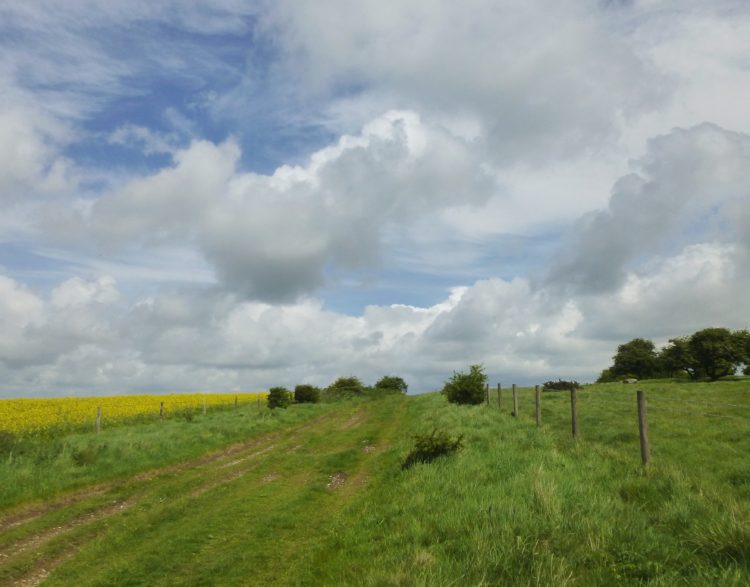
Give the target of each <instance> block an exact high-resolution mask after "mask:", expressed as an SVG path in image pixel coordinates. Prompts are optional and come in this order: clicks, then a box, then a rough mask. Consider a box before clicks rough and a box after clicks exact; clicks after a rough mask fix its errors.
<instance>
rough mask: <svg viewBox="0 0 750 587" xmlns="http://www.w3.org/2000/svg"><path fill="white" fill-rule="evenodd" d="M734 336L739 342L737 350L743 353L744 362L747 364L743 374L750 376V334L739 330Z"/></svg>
mask: <svg viewBox="0 0 750 587" xmlns="http://www.w3.org/2000/svg"><path fill="white" fill-rule="evenodd" d="M733 336H734V337H735V340H736V342H737V348H738V349H739V350H740V352H741V353H742V362H743V363H744V364H745V368H744V369H743V371H742V372H743V373H744V374H745V375H750V332H748V331H747V330H737V331H735V332H734V334H733Z"/></svg>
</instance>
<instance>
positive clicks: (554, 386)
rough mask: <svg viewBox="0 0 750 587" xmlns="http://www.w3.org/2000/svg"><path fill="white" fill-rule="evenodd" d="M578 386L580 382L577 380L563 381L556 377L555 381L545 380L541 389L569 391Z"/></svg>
mask: <svg viewBox="0 0 750 587" xmlns="http://www.w3.org/2000/svg"><path fill="white" fill-rule="evenodd" d="M580 387H581V384H580V383H578V382H577V381H563V380H562V379H558V380H557V381H547V382H546V383H545V384H544V385H543V386H542V391H570V390H573V389H578V388H580Z"/></svg>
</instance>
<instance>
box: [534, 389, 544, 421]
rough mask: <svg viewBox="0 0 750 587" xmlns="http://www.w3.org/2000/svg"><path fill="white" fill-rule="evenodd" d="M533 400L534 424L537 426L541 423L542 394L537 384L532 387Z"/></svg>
mask: <svg viewBox="0 0 750 587" xmlns="http://www.w3.org/2000/svg"><path fill="white" fill-rule="evenodd" d="M534 400H535V403H536V425H537V427H539V426H541V425H542V396H541V393H540V391H539V386H538V385H537V386H536V387H535V388H534Z"/></svg>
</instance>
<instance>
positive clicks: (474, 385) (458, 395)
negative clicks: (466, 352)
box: [443, 365, 487, 404]
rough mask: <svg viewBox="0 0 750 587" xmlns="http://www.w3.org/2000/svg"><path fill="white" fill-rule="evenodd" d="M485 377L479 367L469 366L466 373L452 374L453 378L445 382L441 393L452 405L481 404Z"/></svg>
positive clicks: (485, 382)
mask: <svg viewBox="0 0 750 587" xmlns="http://www.w3.org/2000/svg"><path fill="white" fill-rule="evenodd" d="M486 385H487V375H485V373H484V370H483V368H482V366H481V365H471V366H470V367H469V372H468V373H462V372H460V371H459V372H457V371H454V372H453V377H451V378H450V379H449V380H448V381H446V382H445V385H444V387H443V393H444V394H445V396H446V397H447V398H448V401H449V402H451V403H454V404H481V403H482V402H483V401H484V391H485V386H486Z"/></svg>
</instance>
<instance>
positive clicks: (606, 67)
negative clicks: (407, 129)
mask: <svg viewBox="0 0 750 587" xmlns="http://www.w3.org/2000/svg"><path fill="white" fill-rule="evenodd" d="M273 11H274V13H273V16H272V18H271V21H272V25H271V26H275V27H276V29H275V30H276V31H278V34H279V35H280V38H281V39H282V42H283V46H284V47H285V48H286V49H287V51H288V53H289V55H290V65H289V67H291V68H292V70H293V71H294V73H295V74H296V75H299V76H302V77H303V79H305V80H307V82H308V83H309V84H310V85H312V86H313V87H315V86H316V85H317V86H318V87H333V88H335V87H337V86H344V87H347V86H353V87H355V88H358V87H364V88H365V89H366V91H363V92H362V94H363V96H362V97H363V100H365V102H369V101H370V100H371V96H372V95H373V94H374V95H376V96H380V103H381V104H382V103H389V102H390V104H392V105H395V106H397V107H409V108H415V109H418V110H420V111H422V112H425V113H427V112H431V113H434V114H436V115H441V116H448V117H456V116H458V117H461V118H463V119H465V120H470V119H471V118H474V119H476V120H478V121H479V125H480V128H481V131H480V132H481V134H482V135H483V137H484V139H485V140H486V142H487V145H488V152H489V153H491V155H492V156H493V158H494V159H495V160H496V161H499V162H503V163H505V162H508V161H517V160H519V159H521V160H524V161H526V162H531V161H549V160H552V159H558V158H566V157H570V156H577V155H578V154H579V153H580V152H581V151H584V152H596V151H598V150H599V146H600V145H602V144H603V142H602V141H604V140H605V139H609V138H612V136H613V134H614V133H616V132H617V130H618V125H619V120H620V117H622V116H631V115H635V114H639V113H641V112H642V111H644V110H645V111H648V110H650V109H652V108H654V107H656V106H657V105H659V104H660V103H661V99H662V92H663V89H664V86H665V82H664V80H663V79H662V78H661V76H660V75H659V74H658V73H657V72H656V70H655V69H654V68H652V67H651V65H650V63H649V62H648V60H647V59H645V58H644V57H643V56H641V55H639V54H638V53H636V51H634V50H633V48H632V46H631V44H630V40H629V39H628V38H627V36H626V34H625V33H624V31H623V30H622V28H620V27H618V26H617V24H616V23H615V22H614V21H613V20H610V19H609V15H608V14H607V13H606V11H603V10H600V9H599V8H598V7H597V4H596V3H594V2H591V3H589V2H583V3H582V2H572V1H565V2H556V3H553V4H550V3H549V2H542V1H534V2H529V1H524V2H518V1H514V0H506V1H503V2H497V1H494V0H493V1H489V0H471V1H470V2H463V3H460V4H458V3H455V2H449V1H441V2H434V1H430V2H424V1H418V2H408V3H401V4H398V5H396V4H393V3H382V2H377V1H375V0H372V1H366V2H358V3H357V4H356V5H355V4H351V3H349V2H345V1H338V2H327V3H325V4H324V5H321V4H320V3H318V2H277V3H274V5H273ZM352 102H353V100H352V99H349V100H347V101H346V102H344V105H345V107H346V112H347V113H351V112H352V111H356V107H354V106H353V105H352ZM475 126H476V125H475Z"/></svg>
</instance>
